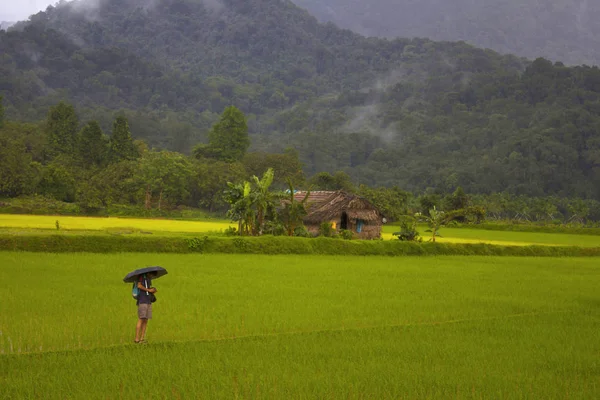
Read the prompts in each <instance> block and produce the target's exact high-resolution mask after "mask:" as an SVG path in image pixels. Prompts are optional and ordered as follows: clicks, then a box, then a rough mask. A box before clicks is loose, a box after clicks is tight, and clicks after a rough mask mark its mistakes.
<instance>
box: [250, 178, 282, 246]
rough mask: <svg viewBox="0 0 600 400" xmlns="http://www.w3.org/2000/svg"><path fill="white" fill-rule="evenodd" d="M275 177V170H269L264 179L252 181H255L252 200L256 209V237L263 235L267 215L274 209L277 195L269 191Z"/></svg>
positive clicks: (254, 231)
mask: <svg viewBox="0 0 600 400" xmlns="http://www.w3.org/2000/svg"><path fill="white" fill-rule="evenodd" d="M274 177H275V173H274V172H273V168H269V169H268V170H267V171H266V172H265V173H264V175H263V177H262V179H258V177H257V176H253V177H252V180H253V181H254V193H253V196H252V200H253V205H254V208H255V209H256V224H254V230H253V234H254V235H258V236H260V235H262V232H263V228H264V224H265V214H266V213H267V211H268V210H269V209H272V208H274V203H275V200H276V199H277V195H275V194H274V193H271V192H270V191H269V188H270V187H271V184H272V183H273V178H274Z"/></svg>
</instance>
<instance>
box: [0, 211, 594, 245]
mask: <svg viewBox="0 0 600 400" xmlns="http://www.w3.org/2000/svg"><path fill="white" fill-rule="evenodd" d="M56 221H59V225H60V231H58V232H60V233H62V234H69V233H73V234H90V233H91V234H95V233H116V234H121V233H125V234H133V235H144V234H150V233H151V234H153V235H159V236H160V235H167V236H172V235H182V236H194V235H199V234H220V233H222V232H223V231H225V230H226V229H227V228H229V227H234V226H236V224H235V223H232V222H230V221H227V220H208V221H181V220H168V219H141V218H137V219H136V218H115V217H112V218H106V217H103V218H100V217H98V218H96V217H71V216H39V215H13V214H0V232H9V233H13V234H29V233H37V234H39V233H47V234H53V233H57V230H56ZM426 229H427V227H426V226H419V228H418V230H419V232H420V233H421V235H422V236H423V238H424V240H428V239H429V236H427V235H428V233H427V232H425V230H426ZM398 230H399V228H398V227H395V226H391V225H385V226H384V227H383V233H382V238H383V239H384V240H397V239H396V237H395V236H393V235H392V233H393V232H396V231H398ZM440 233H441V235H442V237H439V238H437V239H436V240H437V241H439V242H440V243H489V244H498V245H505V246H529V245H548V246H579V247H600V236H593V235H578V234H566V233H535V232H510V231H491V230H483V229H465V228H460V229H459V228H452V227H444V228H442V229H441V230H440Z"/></svg>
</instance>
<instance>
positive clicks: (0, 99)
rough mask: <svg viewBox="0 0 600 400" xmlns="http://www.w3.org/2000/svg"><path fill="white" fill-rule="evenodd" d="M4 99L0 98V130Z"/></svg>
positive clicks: (2, 122) (2, 123)
mask: <svg viewBox="0 0 600 400" xmlns="http://www.w3.org/2000/svg"><path fill="white" fill-rule="evenodd" d="M3 101H4V97H2V96H0V129H2V127H4V102H3Z"/></svg>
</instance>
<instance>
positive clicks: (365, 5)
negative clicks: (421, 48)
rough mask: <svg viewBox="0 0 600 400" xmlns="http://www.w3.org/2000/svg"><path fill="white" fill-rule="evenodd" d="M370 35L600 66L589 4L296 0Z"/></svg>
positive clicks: (597, 12)
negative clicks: (462, 43)
mask: <svg viewBox="0 0 600 400" xmlns="http://www.w3.org/2000/svg"><path fill="white" fill-rule="evenodd" d="M293 1H294V3H296V4H298V5H299V6H301V7H303V8H306V9H307V10H308V11H309V12H311V13H312V14H314V15H315V16H317V17H318V18H319V19H320V20H322V21H331V22H334V23H335V24H337V25H339V26H341V27H344V28H348V29H351V30H353V31H355V32H358V33H361V34H364V35H367V36H381V37H389V38H393V37H427V38H430V39H432V40H450V41H458V40H464V41H466V42H467V43H471V44H473V45H475V46H478V47H483V48H490V49H493V50H495V51H499V52H501V53H511V54H518V55H520V56H524V57H529V58H537V57H545V58H549V59H551V60H553V61H562V62H564V63H565V64H570V65H576V64H588V65H598V64H599V63H600V39H599V38H600V27H599V26H598V24H597V23H596V21H597V20H598V18H599V17H600V3H598V2H597V1H589V0H541V1H540V0H479V1H472V0H419V1H414V0H369V1H360V0H293Z"/></svg>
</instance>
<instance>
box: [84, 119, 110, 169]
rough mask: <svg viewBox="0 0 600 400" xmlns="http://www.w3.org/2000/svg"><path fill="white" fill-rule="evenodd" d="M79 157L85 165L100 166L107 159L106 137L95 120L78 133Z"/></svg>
mask: <svg viewBox="0 0 600 400" xmlns="http://www.w3.org/2000/svg"><path fill="white" fill-rule="evenodd" d="M79 158H80V160H81V162H82V164H83V165H84V166H86V167H92V166H95V167H101V166H103V165H105V164H106V163H107V159H108V139H107V137H106V136H105V135H104V133H103V132H102V128H100V124H99V123H98V122H97V121H91V122H89V123H88V124H87V125H86V126H84V127H83V129H82V130H81V132H80V133H79Z"/></svg>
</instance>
